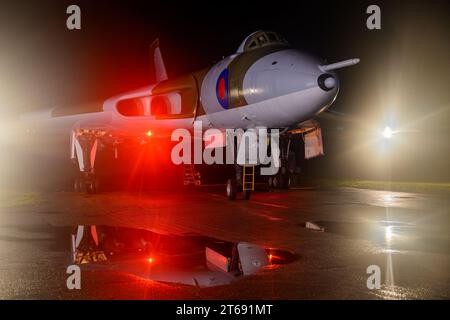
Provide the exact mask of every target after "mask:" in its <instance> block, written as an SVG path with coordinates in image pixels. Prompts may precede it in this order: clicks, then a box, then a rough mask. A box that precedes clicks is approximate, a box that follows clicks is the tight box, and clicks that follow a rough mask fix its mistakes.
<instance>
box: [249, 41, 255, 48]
mask: <svg viewBox="0 0 450 320" xmlns="http://www.w3.org/2000/svg"><path fill="white" fill-rule="evenodd" d="M256 46H257V45H256V41H252V42H251V43H250V44H249V45H248V47H249V48H251V49H253V48H256Z"/></svg>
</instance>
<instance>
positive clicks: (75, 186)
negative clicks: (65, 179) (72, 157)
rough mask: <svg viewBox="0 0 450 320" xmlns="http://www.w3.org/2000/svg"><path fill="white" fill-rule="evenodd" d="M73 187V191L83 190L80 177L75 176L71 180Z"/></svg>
mask: <svg viewBox="0 0 450 320" xmlns="http://www.w3.org/2000/svg"><path fill="white" fill-rule="evenodd" d="M73 189H74V190H75V192H83V182H82V180H81V179H80V178H75V180H74V182H73Z"/></svg>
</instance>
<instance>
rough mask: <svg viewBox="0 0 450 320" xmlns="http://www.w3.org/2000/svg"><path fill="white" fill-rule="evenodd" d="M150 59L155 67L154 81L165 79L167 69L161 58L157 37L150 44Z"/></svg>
mask: <svg viewBox="0 0 450 320" xmlns="http://www.w3.org/2000/svg"><path fill="white" fill-rule="evenodd" d="M150 59H152V60H153V65H154V67H155V77H156V82H161V81H164V80H167V79H168V77H167V71H166V67H165V65H164V60H163V58H162V54H161V50H160V49H159V39H156V40H155V41H153V43H152V44H151V46H150Z"/></svg>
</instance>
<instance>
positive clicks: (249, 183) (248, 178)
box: [242, 166, 255, 191]
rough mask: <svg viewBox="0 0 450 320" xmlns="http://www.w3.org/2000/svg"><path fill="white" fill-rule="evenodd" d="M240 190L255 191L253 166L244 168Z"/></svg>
mask: <svg viewBox="0 0 450 320" xmlns="http://www.w3.org/2000/svg"><path fill="white" fill-rule="evenodd" d="M242 190H244V191H253V190H255V166H244V170H243V173H242Z"/></svg>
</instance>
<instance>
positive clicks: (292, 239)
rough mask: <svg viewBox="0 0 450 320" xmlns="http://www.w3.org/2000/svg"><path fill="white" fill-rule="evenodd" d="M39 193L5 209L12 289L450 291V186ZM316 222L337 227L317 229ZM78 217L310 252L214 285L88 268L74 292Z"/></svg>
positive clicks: (283, 294) (167, 295) (191, 294)
mask: <svg viewBox="0 0 450 320" xmlns="http://www.w3.org/2000/svg"><path fill="white" fill-rule="evenodd" d="M39 199H40V200H39V201H30V202H27V201H22V202H20V203H19V204H18V205H9V206H8V207H3V208H0V269H1V273H0V297H1V298H3V299H6V298H12V299H20V298H25V299H35V298H44V299H72V298H76V299H379V298H382V299H417V298H418V299H421V298H425V299H426V298H437V299H444V298H445V299H448V298H450V279H449V276H448V270H450V245H449V244H450V241H449V227H450V216H449V215H450V213H449V209H448V208H449V200H448V194H412V193H398V192H386V191H373V190H363V189H353V188H339V189H328V190H327V189H309V190H308V189H300V190H289V191H277V192H272V193H269V192H264V191H262V192H256V193H254V194H253V195H252V198H251V200H250V201H248V202H247V201H244V200H236V201H234V202H230V201H227V200H226V198H225V196H224V188H223V186H220V187H218V186H216V187H199V188H187V189H177V190H173V191H158V192H156V191H155V192H152V193H146V194H141V195H138V194H126V193H120V192H116V193H104V194H99V195H95V196H92V195H84V194H81V195H80V194H75V193H71V192H58V193H48V194H43V195H42V196H41V197H40V198H39ZM306 222H314V223H315V224H317V225H319V226H321V227H323V228H324V230H325V231H324V232H320V231H313V230H310V229H307V228H305V223H306ZM78 224H85V225H87V224H90V225H92V224H94V225H112V226H120V227H129V228H144V229H147V230H151V231H153V232H158V233H161V234H174V235H184V234H189V235H201V236H207V237H214V238H217V239H223V240H226V241H233V242H240V241H247V242H251V243H255V244H258V245H261V246H264V247H275V248H280V249H284V250H286V251H289V252H293V253H295V254H297V255H298V258H297V259H296V260H295V261H293V262H291V263H289V264H284V265H277V266H272V267H269V268H267V269H265V270H263V271H261V273H260V274H259V275H257V276H249V277H243V278H242V279H240V280H238V281H235V282H233V283H231V284H230V285H225V286H218V287H210V288H197V287H195V286H188V285H179V284H173V283H160V282H154V281H151V280H145V279H142V278H140V277H138V276H136V275H133V274H130V273H126V272H123V271H122V270H106V271H105V270H102V271H99V270H88V271H83V272H82V279H81V286H82V288H81V290H72V291H70V290H68V289H67V287H66V279H67V274H66V268H67V266H68V265H70V264H71V260H70V241H69V236H70V232H71V231H73V230H72V229H73V227H74V226H76V225H78ZM370 265H378V266H379V267H380V269H381V282H382V287H381V289H380V290H369V289H368V288H367V284H366V281H367V278H368V276H369V275H368V274H367V273H366V270H367V268H368V266H370Z"/></svg>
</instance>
